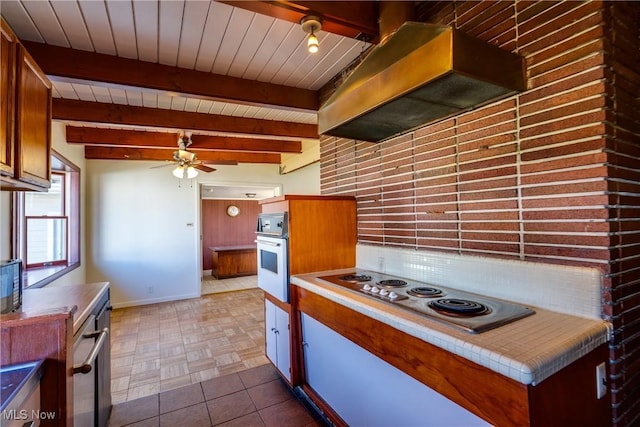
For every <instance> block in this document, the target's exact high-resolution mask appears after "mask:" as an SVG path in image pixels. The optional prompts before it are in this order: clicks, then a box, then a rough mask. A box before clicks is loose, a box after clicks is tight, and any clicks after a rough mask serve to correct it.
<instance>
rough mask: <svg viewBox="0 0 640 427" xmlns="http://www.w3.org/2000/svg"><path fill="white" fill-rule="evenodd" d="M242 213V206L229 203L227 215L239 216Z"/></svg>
mask: <svg viewBox="0 0 640 427" xmlns="http://www.w3.org/2000/svg"><path fill="white" fill-rule="evenodd" d="M238 214H240V208H239V207H237V206H236V205H229V206H228V207H227V215H229V216H238Z"/></svg>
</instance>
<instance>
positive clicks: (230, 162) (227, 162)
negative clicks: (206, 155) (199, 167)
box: [202, 160, 238, 166]
mask: <svg viewBox="0 0 640 427" xmlns="http://www.w3.org/2000/svg"><path fill="white" fill-rule="evenodd" d="M202 163H204V164H206V165H231V166H236V165H237V164H238V162H237V161H236V160H206V161H203V162H202Z"/></svg>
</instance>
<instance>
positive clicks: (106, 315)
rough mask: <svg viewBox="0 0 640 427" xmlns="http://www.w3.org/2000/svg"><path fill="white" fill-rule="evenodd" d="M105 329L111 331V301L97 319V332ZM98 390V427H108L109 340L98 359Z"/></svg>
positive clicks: (109, 386)
mask: <svg viewBox="0 0 640 427" xmlns="http://www.w3.org/2000/svg"><path fill="white" fill-rule="evenodd" d="M104 328H107V329H109V331H111V304H110V303H109V301H107V303H106V304H105V305H104V306H103V307H102V310H100V313H99V314H98V316H97V317H96V330H98V331H100V330H102V329H104ZM96 370H97V372H96V375H97V376H96V389H97V390H98V399H97V402H96V411H97V414H96V419H97V421H98V424H97V427H107V420H108V419H109V413H110V412H111V344H110V339H107V340H106V341H105V342H104V344H103V345H102V349H101V350H100V353H99V354H98V358H97V359H96Z"/></svg>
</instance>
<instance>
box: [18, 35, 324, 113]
mask: <svg viewBox="0 0 640 427" xmlns="http://www.w3.org/2000/svg"><path fill="white" fill-rule="evenodd" d="M23 44H24V45H25V47H26V48H27V50H28V51H29V53H30V54H31V56H32V57H33V58H34V59H35V61H36V63H37V64H38V65H39V66H40V68H42V70H43V71H44V73H45V74H47V75H48V76H50V78H51V80H54V81H56V80H57V81H68V82H72V83H74V82H85V83H89V84H92V85H96V86H100V85H104V84H109V85H110V86H112V85H114V84H115V85H120V86H122V87H124V88H127V87H130V88H133V87H135V88H136V90H140V89H141V88H145V89H146V90H147V91H151V92H155V93H170V94H172V95H175V94H181V95H184V96H187V97H190V98H200V99H208V100H214V101H224V102H232V103H239V104H249V105H257V106H268V107H280V108H286V109H291V110H296V111H311V112H315V111H317V110H318V108H319V106H320V101H319V97H318V93H317V92H316V91H313V90H309V89H302V88H296V87H291V86H284V85H277V84H272V83H266V82H259V81H255V80H247V79H242V78H238V77H231V76H224V75H220V74H213V73H207V72H203V71H196V70H189V69H186V68H178V67H172V66H168V65H162V64H156V63H152V62H145V61H138V60H135V59H127V58H120V57H117V56H112V55H105V54H101V53H95V52H86V51H82V50H77V49H70V48H65V47H58V46H53V45H49V44H44V43H35V42H29V41H24V42H23Z"/></svg>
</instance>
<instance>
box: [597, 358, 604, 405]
mask: <svg viewBox="0 0 640 427" xmlns="http://www.w3.org/2000/svg"><path fill="white" fill-rule="evenodd" d="M605 394H607V367H606V365H605V363H604V362H602V363H601V364H599V365H598V366H596V396H597V397H598V399H601V398H602V397H604V395H605Z"/></svg>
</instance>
